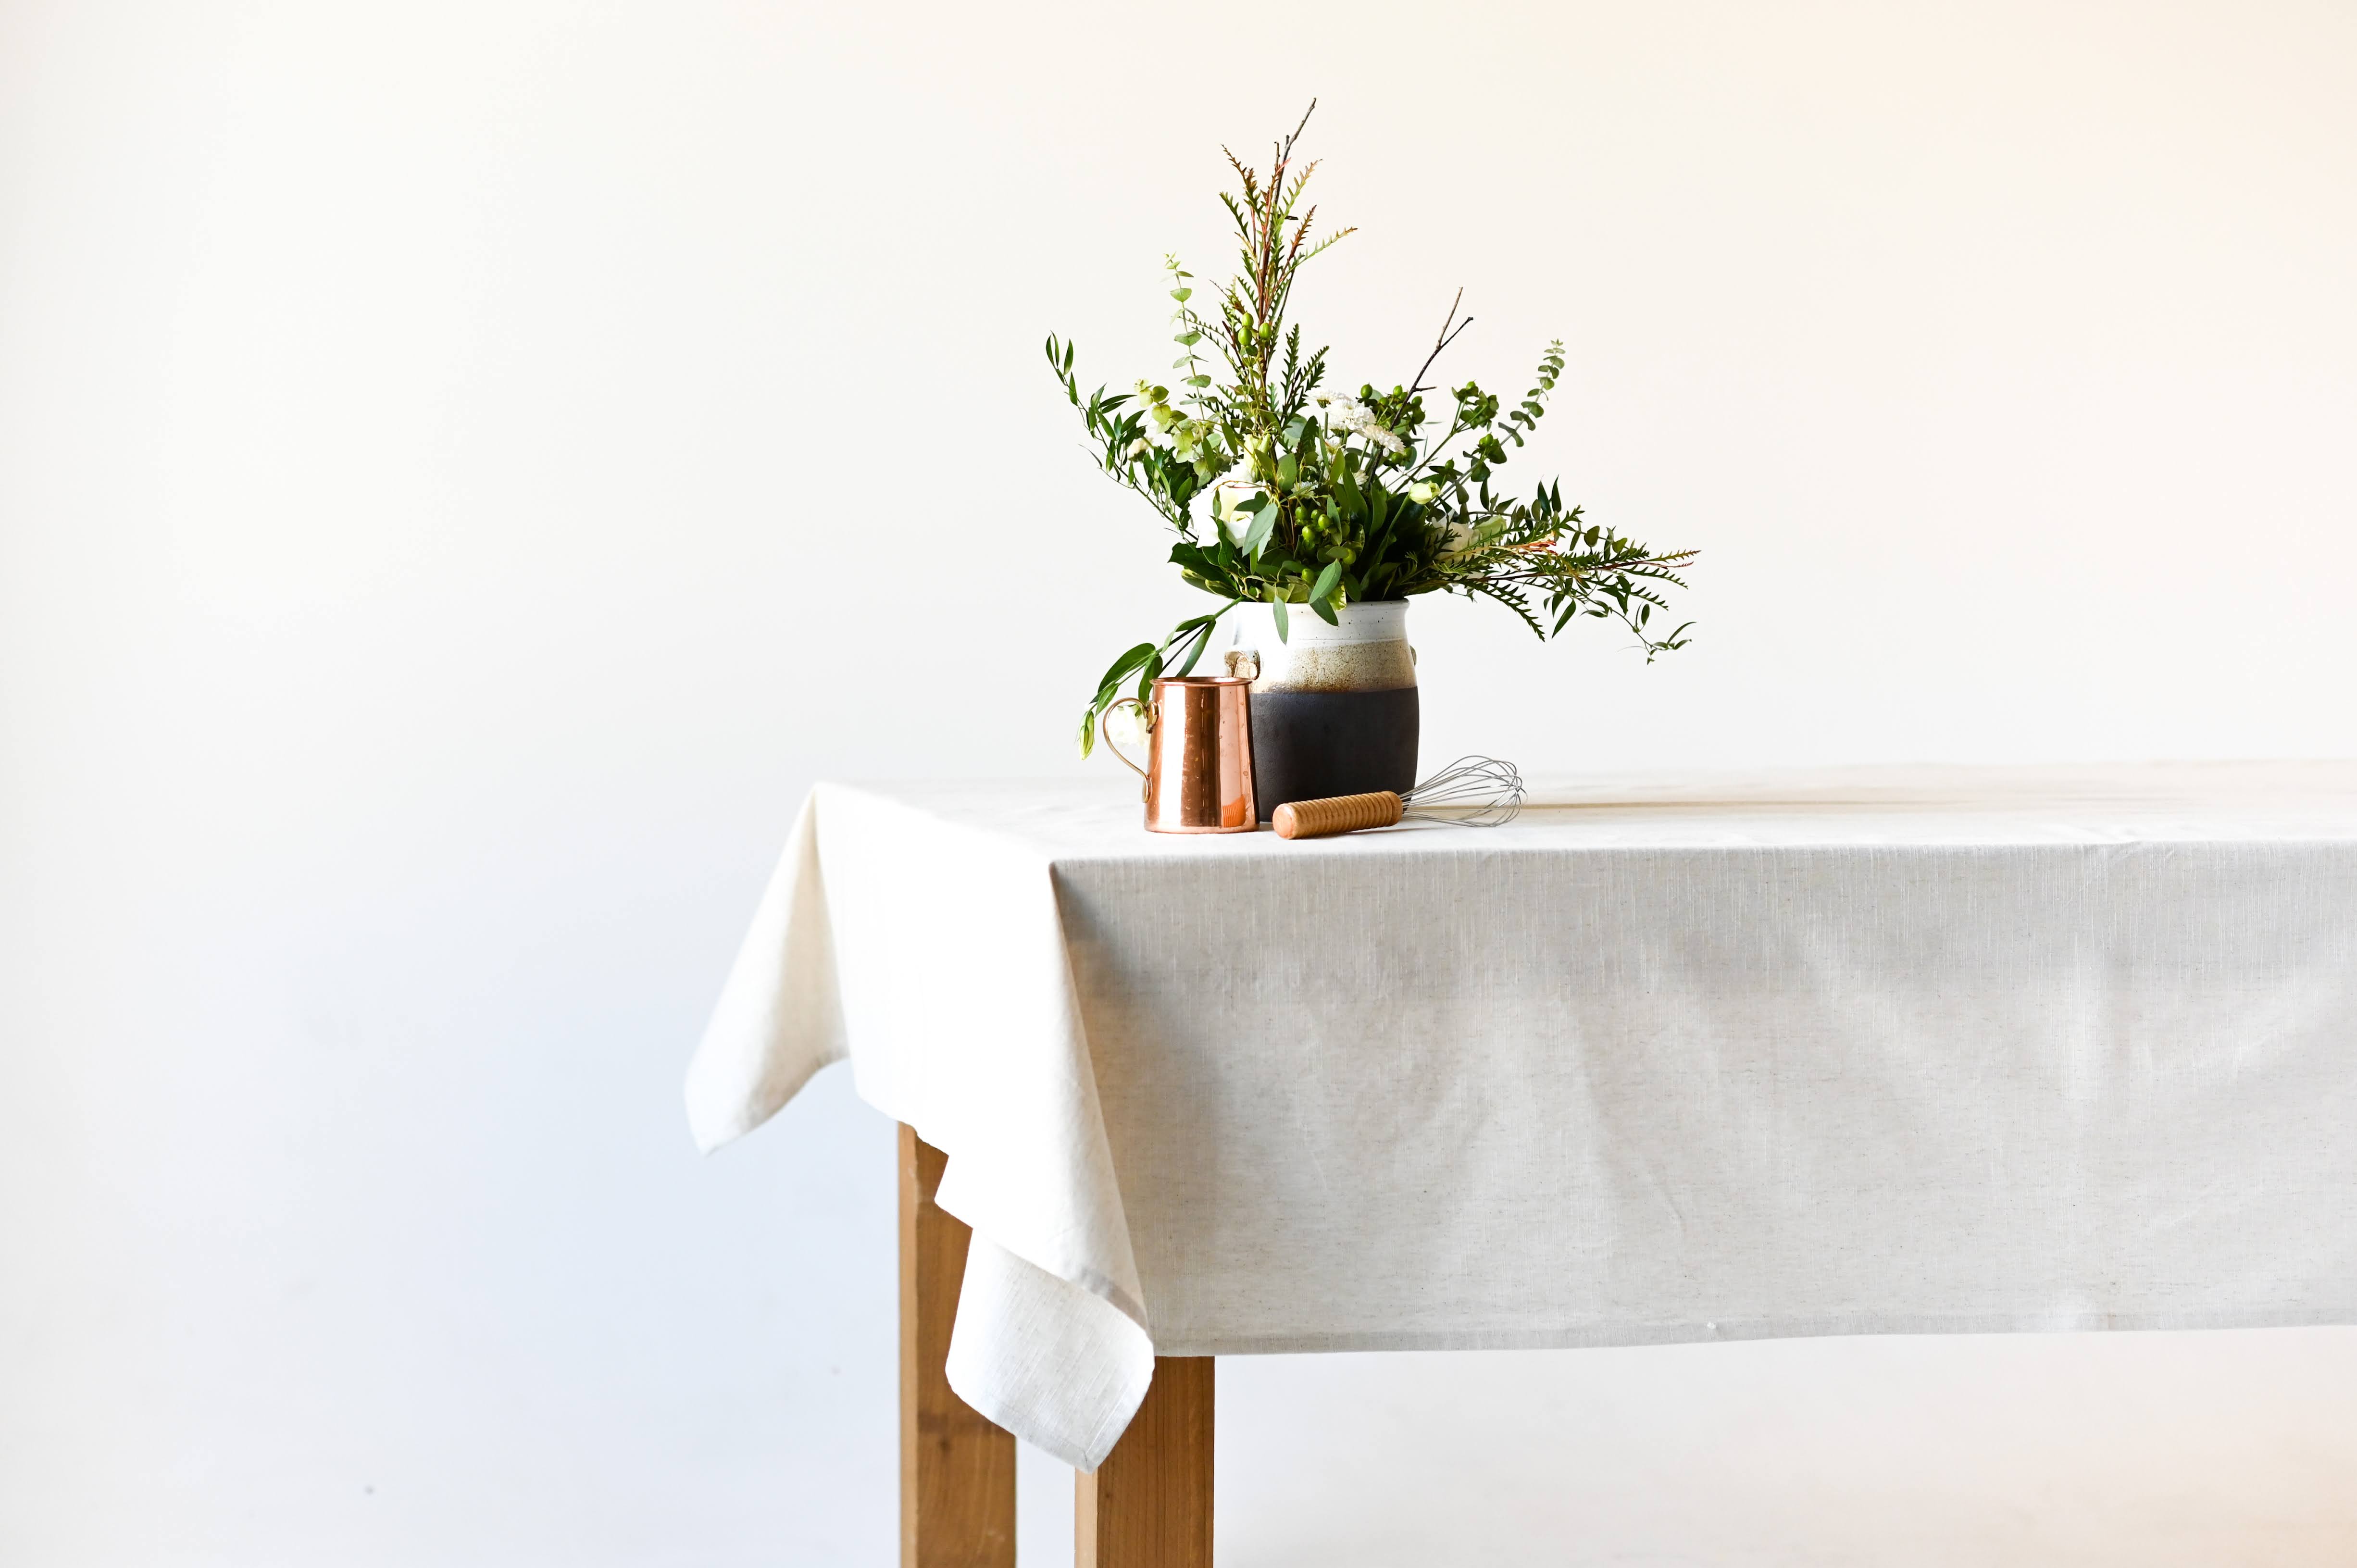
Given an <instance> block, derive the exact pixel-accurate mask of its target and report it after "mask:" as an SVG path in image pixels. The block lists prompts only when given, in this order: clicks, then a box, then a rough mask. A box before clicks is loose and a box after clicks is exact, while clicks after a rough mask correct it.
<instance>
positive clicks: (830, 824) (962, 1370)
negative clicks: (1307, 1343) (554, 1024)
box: [686, 784, 1154, 1469]
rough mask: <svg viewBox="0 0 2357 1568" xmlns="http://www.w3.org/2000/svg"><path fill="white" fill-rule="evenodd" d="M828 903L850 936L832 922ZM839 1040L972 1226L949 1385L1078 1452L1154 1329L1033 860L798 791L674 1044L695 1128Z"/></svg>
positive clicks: (882, 807) (730, 1127)
mask: <svg viewBox="0 0 2357 1568" xmlns="http://www.w3.org/2000/svg"><path fill="white" fill-rule="evenodd" d="M822 822H823V823H824V824H825V829H824V837H825V847H824V850H823V852H822V847H821V841H822V828H821V824H822ZM838 924H844V925H847V926H849V927H850V928H851V929H855V930H857V931H860V932H862V933H863V934H865V935H866V937H868V938H869V940H865V941H861V942H858V943H856V944H849V945H845V944H839V943H838V942H837V941H836V940H835V931H836V928H837V926H838ZM879 937H880V938H882V939H883V940H875V939H877V938H879ZM855 1045H856V1047H858V1048H857V1049H856V1051H854V1050H853V1048H852V1047H854V1046H855ZM846 1056H848V1057H850V1058H851V1060H852V1070H853V1072H854V1074H855V1076H856V1082H857V1085H858V1090H859V1094H860V1098H862V1099H863V1100H866V1101H867V1102H868V1103H869V1104H871V1105H873V1106H875V1107H876V1108H877V1110H879V1111H881V1112H884V1113H885V1114H886V1115H888V1116H890V1117H892V1118H894V1119H895V1120H897V1121H901V1122H908V1123H909V1125H910V1126H912V1127H914V1128H916V1130H917V1133H918V1135H919V1136H920V1137H922V1138H923V1139H924V1140H925V1141H926V1142H927V1143H929V1144H932V1145H933V1146H934V1147H935V1148H938V1149H940V1150H942V1152H943V1153H944V1154H946V1155H948V1156H949V1162H948V1166H947V1169H946V1171H945V1172H944V1174H943V1176H942V1185H941V1189H940V1192H939V1193H938V1195H937V1196H936V1199H935V1201H937V1202H938V1203H939V1204H940V1205H941V1207H942V1208H943V1209H945V1210H947V1211H948V1212H949V1213H951V1214H953V1215H955V1216H956V1217H957V1218H958V1219H962V1220H963V1221H964V1222H965V1223H966V1224H967V1225H969V1226H971V1227H972V1228H973V1230H974V1246H973V1249H972V1251H971V1253H970V1255H969V1258H968V1261H967V1265H966V1268H967V1273H966V1281H965V1284H964V1286H963V1289H962V1290H961V1292H960V1294H959V1299H958V1309H957V1317H956V1324H955V1326H954V1328H953V1330H952V1342H951V1349H950V1360H949V1368H948V1375H949V1380H950V1386H951V1387H952V1388H953V1389H955V1390H956V1391H957V1392H958V1395H959V1397H960V1398H962V1399H963V1400H964V1401H965V1402H967V1403H968V1404H970V1405H972V1406H973V1407H974V1409H975V1410H977V1411H980V1412H982V1413H983V1414H984V1415H985V1416H988V1417H989V1418H990V1419H991V1420H993V1421H995V1422H996V1423H998V1424H999V1425H1001V1426H1003V1427H1005V1428H1006V1430H1008V1431H1010V1432H1012V1433H1014V1434H1016V1435H1017V1436H1018V1437H1021V1438H1023V1439H1024V1440H1026V1441H1027V1442H1029V1443H1031V1444H1034V1445H1035V1446H1037V1447H1039V1448H1041V1449H1044V1450H1046V1451H1047V1452H1048V1453H1050V1454H1053V1455H1056V1456H1057V1457H1059V1458H1060V1459H1062V1460H1064V1461H1065V1462H1066V1463H1068V1464H1071V1465H1074V1466H1079V1467H1080V1468H1082V1469H1094V1468H1095V1467H1096V1466H1097V1465H1098V1464H1099V1463H1100V1462H1101V1461H1102V1460H1103V1458H1104V1456H1105V1455H1107V1454H1108V1453H1110V1452H1112V1449H1113V1445H1114V1442H1115V1440H1116V1439H1118V1438H1119V1437H1120V1435H1121V1434H1122V1431H1123V1429H1124V1428H1125V1427H1126V1426H1127V1425H1128V1423H1129V1419H1130V1417H1131V1416H1132V1415H1134V1414H1135V1412H1136V1410H1137V1407H1138V1405H1139V1403H1140V1402H1142V1401H1143V1400H1144V1399H1145V1397H1146V1385H1147V1384H1148V1383H1149V1382H1150V1381H1151V1380H1152V1379H1153V1374H1154V1344H1153V1340H1152V1338H1151V1337H1150V1335H1149V1333H1148V1331H1147V1328H1146V1308H1145V1303H1144V1292H1143V1291H1142V1290H1141V1288H1140V1287H1139V1284H1138V1280H1137V1267H1136V1263H1135V1259H1134V1257H1133V1256H1132V1253H1131V1250H1130V1242H1129V1231H1128V1227H1127V1223H1126V1221H1125V1218H1124V1215H1123V1211H1122V1203H1121V1191H1120V1187H1119V1185H1118V1184H1117V1182H1116V1181H1115V1179H1114V1167H1113V1159H1112V1155H1111V1152H1110V1150H1109V1149H1108V1147H1107V1144H1106V1139H1105V1131H1104V1123H1103V1116H1102V1114H1101V1112H1100V1110H1099V1106H1098V1101H1097V1092H1096V1080H1095V1073H1094V1069H1093V1068H1092V1063H1091V1060H1090V1056H1089V1047H1088V1038H1087V1035H1086V1032H1085V1029H1084V1027H1083V1025H1082V1017H1081V1009H1080V1004H1079V1001H1078V998H1077V997H1076V996H1075V995H1074V993H1073V986H1072V977H1071V967H1070V965H1069V963H1068V961H1067V959H1066V956H1065V951H1064V941H1063V932H1062V927H1061V923H1060V917H1059V915H1058V912H1057V908H1056V889H1055V879H1054V875H1053V870H1052V867H1051V865H1050V863H1049V860H1048V858H1047V857H1045V856H1043V855H1041V854H1038V853H1037V852H1036V851H1034V850H1032V849H1031V848H1029V847H1028V846H1027V845H1025V844H1023V843H1021V842H1020V841H1018V840H1014V839H1006V838H997V837H991V836H983V837H981V838H979V839H977V837H976V836H975V835H974V834H972V833H969V832H963V831H962V830H960V829H958V828H956V827H954V826H953V825H952V824H949V823H946V822H942V821H940V820H939V819H938V818H935V817H932V816H930V815H929V814H927V813H924V812H921V811H913V810H910V809H909V808H908V807H907V806H905V805H902V804H900V803H899V802H896V801H894V800H891V799H889V798H888V797H885V796H882V795H879V794H877V793H873V792H870V791H867V790H864V789H857V788H856V787H852V786H845V785H827V784H822V785H820V786H818V787H817V788H816V789H813V790H812V791H811V795H810V798H809V799H808V800H806V801H804V802H803V805H802V811H801V814H800V815H799V816H798V817H797V818H796V820H795V822H794V827H793V831H792V833H791V836H790V837H789V838H788V841H787V844H786V850H785V853H784V854H783V856H782V857H781V858H780V862H779V865H778V870H777V873H776V875H774V876H772V877H771V879H770V885H769V887H768V889H767V890H766V891H765V892H764V894H763V896H762V898H761V903H760V906H759V909H758V910H757V911H756V912H755V914H754V918H753V924H752V929H751V930H750V931H749V933H748V936H747V937H746V940H745V942H744V945H743V946H742V948H741V949H740V950H739V951H738V953H737V961H736V962H735V963H734V965H732V966H731V968H730V970H729V974H728V979H727V981H726V984H725V985H724V986H723V987H722V991H721V995H720V1000H719V1003H718V1004H716V1007H715V1009H714V1012H713V1016H712V1020H711V1022H710V1024H709V1025H708V1026H706V1028H705V1034H704V1038H703V1041H702V1043H701V1044H700V1045H699V1046H698V1047H697V1048H696V1053H695V1057H694V1060H693V1061H692V1062H691V1063H690V1064H689V1068H688V1074H687V1089H686V1095H687V1105H688V1120H689V1125H690V1128H691V1130H692V1131H693V1132H694V1135H695V1138H696V1142H697V1144H698V1145H699V1146H700V1147H702V1148H704V1149H705V1150H706V1151H710V1150H712V1149H716V1148H717V1147H719V1146H720V1145H722V1144H726V1143H728V1142H730V1141H732V1140H733V1139H736V1138H737V1137H741V1136H742V1135H744V1134H745V1133H748V1132H750V1131H751V1130H752V1129H754V1128H755V1127H758V1126H759V1125H760V1124H761V1123H762V1122H765V1121H767V1120H768V1119H769V1118H770V1116H772V1115H774V1114H776V1112H778V1111H779V1110H780V1108H782V1107H783V1106H784V1105H785V1104H786V1102H787V1101H790V1100H791V1099H792V1098H793V1096H794V1095H795V1094H796V1093H797V1092H798V1091H799V1090H801V1089H802V1085H803V1084H804V1083H806V1082H807V1081H809V1079H810V1078H811V1077H812V1075H813V1074H814V1073H816V1072H817V1071H818V1070H819V1069H822V1068H823V1067H825V1066H827V1065H828V1064H829V1063H831V1062H834V1061H837V1060H841V1059H844V1058H845V1057H846Z"/></svg>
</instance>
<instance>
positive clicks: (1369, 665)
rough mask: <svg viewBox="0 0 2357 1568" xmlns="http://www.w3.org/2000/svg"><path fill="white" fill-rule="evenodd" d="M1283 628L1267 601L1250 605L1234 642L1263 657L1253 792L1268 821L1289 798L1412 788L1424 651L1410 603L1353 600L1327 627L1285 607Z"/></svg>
mask: <svg viewBox="0 0 2357 1568" xmlns="http://www.w3.org/2000/svg"><path fill="white" fill-rule="evenodd" d="M1231 613H1232V616H1233V618H1235V620H1236V622H1237V626H1236V630H1235V633H1234V638H1235V647H1236V649H1237V650H1239V651H1248V652H1250V653H1251V654H1253V655H1254V656H1256V658H1257V660H1258V661H1259V672H1258V673H1257V674H1256V675H1254V678H1253V684H1252V754H1253V794H1254V799H1255V800H1256V802H1257V804H1258V805H1259V808H1260V820H1261V821H1262V822H1267V821H1268V820H1269V819H1270V818H1271V817H1272V816H1274V815H1275V812H1276V809H1277V808H1278V807H1279V806H1282V805H1284V804H1285V803H1286V801H1288V800H1323V799H1325V798H1327V797H1328V796H1332V795H1363V794H1366V793H1368V792H1370V791H1372V790H1375V789H1391V790H1394V791H1398V792H1403V793H1404V792H1405V791H1406V790H1407V789H1410V788H1412V787H1413V786H1414V785H1415V743H1416V725H1417V715H1416V697H1415V650H1414V649H1412V648H1410V647H1409V646H1408V640H1407V601H1406V600H1405V599H1382V600H1376V601H1373V602H1371V603H1366V604H1355V605H1345V606H1343V607H1342V608H1341V609H1340V611H1338V612H1337V613H1336V615H1335V620H1336V622H1337V623H1338V624H1336V625H1333V626H1328V625H1327V624H1326V623H1325V621H1323V620H1321V619H1320V618H1318V614H1317V612H1315V611H1313V610H1312V609H1310V608H1309V607H1308V606H1307V605H1288V606H1286V636H1285V637H1284V638H1282V639H1280V638H1279V637H1278V636H1277V635H1276V624H1275V617H1274V616H1273V615H1272V614H1271V612H1270V607H1268V606H1266V605H1243V606H1239V607H1237V608H1236V609H1235V610H1234V611H1232V612H1231Z"/></svg>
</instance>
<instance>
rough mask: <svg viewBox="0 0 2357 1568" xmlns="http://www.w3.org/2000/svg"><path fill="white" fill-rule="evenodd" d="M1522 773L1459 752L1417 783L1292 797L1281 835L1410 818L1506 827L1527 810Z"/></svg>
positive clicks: (1324, 834) (1324, 833)
mask: <svg viewBox="0 0 2357 1568" xmlns="http://www.w3.org/2000/svg"><path fill="white" fill-rule="evenodd" d="M1522 810H1523V776H1522V774H1521V772H1520V771H1518V770H1517V769H1516V768H1515V767H1514V765H1513V764H1512V763H1511V762H1503V761H1501V760H1499V759H1498V758H1497V757H1458V759H1457V760H1456V761H1454V762H1452V763H1450V764H1449V765H1448V767H1446V768H1442V769H1441V770H1440V771H1439V772H1437V773H1436V774H1434V775H1433V776H1432V777H1431V778H1429V779H1426V780H1425V781H1424V782H1423V783H1421V784H1418V785H1417V786H1415V788H1414V789H1408V790H1405V791H1403V792H1394V791H1393V790H1390V789H1377V790H1375V791H1374V792H1372V794H1366V795H1336V796H1332V797H1330V798H1329V799H1327V800H1288V801H1286V803H1285V804H1284V805H1282V806H1279V807H1278V808H1277V809H1276V813H1275V817H1274V818H1272V819H1271V820H1272V822H1274V824H1275V828H1276V836H1277V837H1279V838H1287V839H1316V838H1328V837H1330V836H1332V835H1333V834H1335V833H1351V832H1359V831H1361V829H1364V828H1387V827H1390V826H1392V825H1393V824H1394V823H1395V822H1401V821H1403V820H1405V819H1408V818H1414V819H1415V821H1417V822H1441V823H1445V824H1447V825H1448V826H1450V827H1458V828H1495V827H1502V826H1504V825H1505V824H1506V823H1508V822H1512V821H1513V820H1514V819H1515V818H1516V817H1517V816H1520V815H1521V814H1522Z"/></svg>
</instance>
